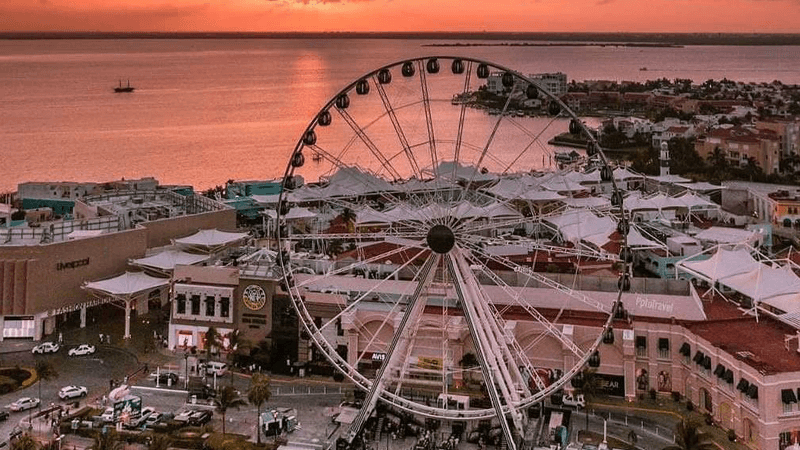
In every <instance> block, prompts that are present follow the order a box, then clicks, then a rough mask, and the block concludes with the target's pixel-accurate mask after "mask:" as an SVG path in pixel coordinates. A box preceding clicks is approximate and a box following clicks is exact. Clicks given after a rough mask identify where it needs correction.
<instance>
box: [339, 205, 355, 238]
mask: <svg viewBox="0 0 800 450" xmlns="http://www.w3.org/2000/svg"><path fill="white" fill-rule="evenodd" d="M342 222H344V223H345V225H346V226H347V231H348V232H350V233H353V232H355V230H356V213H355V212H354V211H353V210H352V209H350V208H345V209H344V211H342Z"/></svg>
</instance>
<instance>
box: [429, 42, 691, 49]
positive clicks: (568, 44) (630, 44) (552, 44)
mask: <svg viewBox="0 0 800 450" xmlns="http://www.w3.org/2000/svg"><path fill="white" fill-rule="evenodd" d="M421 47H645V48H684V46H683V45H680V44H672V43H657V42H497V43H494V42H493V43H487V42H476V43H465V42H456V43H452V44H449V43H448V44H422V45H421Z"/></svg>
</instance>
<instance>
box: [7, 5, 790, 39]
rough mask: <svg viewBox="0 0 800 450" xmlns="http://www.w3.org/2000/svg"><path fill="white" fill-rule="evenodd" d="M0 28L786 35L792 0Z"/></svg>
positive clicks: (205, 9)
mask: <svg viewBox="0 0 800 450" xmlns="http://www.w3.org/2000/svg"><path fill="white" fill-rule="evenodd" d="M0 31H256V32H269V31H311V32H314V31H490V32H491V31H496V32H502V31H521V32H547V31H550V32H552V31H568V32H570V31H572V32H588V31H606V32H732V33H751V32H753V33H796V32H798V31H800V0H571V1H562V0H0Z"/></svg>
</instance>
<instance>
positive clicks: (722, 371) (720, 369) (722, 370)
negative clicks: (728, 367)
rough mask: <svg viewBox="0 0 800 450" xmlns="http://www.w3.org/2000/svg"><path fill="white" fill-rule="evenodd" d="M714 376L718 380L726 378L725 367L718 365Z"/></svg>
mask: <svg viewBox="0 0 800 450" xmlns="http://www.w3.org/2000/svg"><path fill="white" fill-rule="evenodd" d="M714 375H716V376H717V378H722V377H724V376H725V366H723V365H722V364H717V368H716V369H714Z"/></svg>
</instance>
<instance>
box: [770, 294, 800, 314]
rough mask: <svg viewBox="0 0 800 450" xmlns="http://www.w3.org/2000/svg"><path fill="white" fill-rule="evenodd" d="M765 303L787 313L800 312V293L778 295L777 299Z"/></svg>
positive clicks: (772, 298)
mask: <svg viewBox="0 0 800 450" xmlns="http://www.w3.org/2000/svg"><path fill="white" fill-rule="evenodd" d="M763 303H766V304H768V305H769V306H772V307H773V308H777V309H780V310H781V311H784V312H786V313H793V312H797V311H800V293H798V292H793V293H791V294H785V295H776V296H775V297H770V298H768V299H764V300H763Z"/></svg>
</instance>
